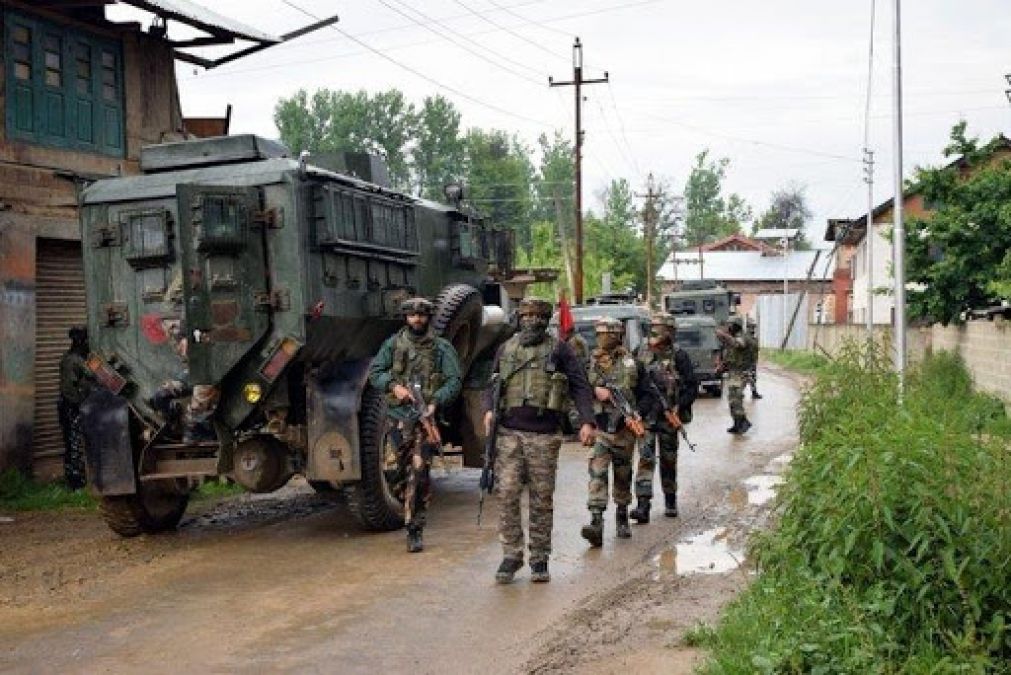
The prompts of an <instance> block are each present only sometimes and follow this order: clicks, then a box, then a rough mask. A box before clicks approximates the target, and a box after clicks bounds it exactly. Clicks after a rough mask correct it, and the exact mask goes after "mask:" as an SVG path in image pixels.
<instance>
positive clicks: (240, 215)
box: [194, 195, 249, 251]
mask: <svg viewBox="0 0 1011 675" xmlns="http://www.w3.org/2000/svg"><path fill="white" fill-rule="evenodd" d="M194 221H195V222H196V223H197V224H198V227H197V236H198V238H199V243H198V244H197V249H198V250H200V251H235V250H238V249H241V248H242V247H243V246H244V245H245V238H246V230H247V229H248V228H247V224H248V221H249V214H248V213H247V211H246V208H245V206H244V205H243V204H242V203H241V201H240V200H238V199H236V198H234V197H229V196H218V195H204V196H203V199H202V201H201V202H200V206H199V213H198V214H196V215H195V217H194Z"/></svg>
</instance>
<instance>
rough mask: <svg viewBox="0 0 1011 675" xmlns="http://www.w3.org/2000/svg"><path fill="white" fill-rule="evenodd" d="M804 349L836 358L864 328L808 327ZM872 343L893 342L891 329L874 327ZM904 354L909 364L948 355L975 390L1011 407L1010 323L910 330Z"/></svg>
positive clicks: (971, 323)
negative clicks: (961, 365) (958, 360)
mask: <svg viewBox="0 0 1011 675" xmlns="http://www.w3.org/2000/svg"><path fill="white" fill-rule="evenodd" d="M807 328H808V333H807V349H809V350H811V351H816V352H820V353H827V354H835V353H836V352H838V351H839V348H840V347H841V346H842V345H843V343H844V342H845V341H846V340H863V339H865V338H866V336H867V332H866V330H865V328H864V326H861V325H855V324H844V325H834V326H833V325H810V326H808V327H807ZM874 334H875V339H876V340H885V341H887V342H888V343H889V344H891V342H892V329H891V327H890V326H876V327H875V332H874ZM906 347H907V350H906V353H907V355H908V358H909V360H910V361H916V360H919V359H921V358H923V355H924V354H926V353H927V352H939V351H950V352H955V353H958V354H960V355H961V356H962V358H963V359H964V360H965V364H966V367H968V369H969V372H970V373H971V374H972V377H973V380H975V382H976V386H977V387H979V388H980V389H981V390H983V391H987V392H989V393H991V394H996V395H997V396H999V397H1001V398H1002V399H1004V400H1005V401H1007V402H1008V403H1011V321H1007V320H1005V319H1001V318H997V319H995V320H993V321H970V322H969V323H967V324H965V325H962V326H942V325H940V324H936V325H934V326H930V327H928V328H911V329H909V331H908V333H907V334H906Z"/></svg>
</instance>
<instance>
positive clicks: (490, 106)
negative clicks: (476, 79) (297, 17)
mask: <svg viewBox="0 0 1011 675" xmlns="http://www.w3.org/2000/svg"><path fill="white" fill-rule="evenodd" d="M281 1H282V2H283V3H284V4H286V5H288V6H289V7H291V8H293V9H296V10H298V11H299V12H302V13H303V14H305V15H306V16H308V17H311V18H313V19H316V20H317V21H318V20H319V17H317V16H315V15H314V14H312V13H311V12H308V11H306V10H304V9H302V8H301V7H299V6H298V5H296V4H294V3H293V2H291V0H281ZM330 28H332V29H333V30H335V31H337V32H338V33H340V34H341V35H343V36H344V37H346V38H347V39H349V40H351V41H352V42H354V43H355V44H357V45H359V46H361V47H364V48H365V49H367V50H368V51H370V52H372V53H373V54H375V55H376V56H378V57H380V58H382V59H384V60H386V61H389V62H390V63H392V64H393V65H395V66H397V67H399V68H402V69H403V70H406V71H407V72H409V73H411V74H412V75H414V76H415V77H418V78H421V79H422V80H425V81H426V82H428V83H429V84H433V85H435V86H436V87H439V88H440V89H443V90H445V91H448V92H450V93H452V94H455V95H456V96H459V97H460V98H463V99H466V100H468V101H470V102H471V103H474V104H475V105H479V106H481V107H483V108H487V109H489V110H493V111H495V112H497V113H501V114H503V115H507V116H509V117H514V118H516V119H519V120H523V121H524V122H530V123H532V124H536V125H538V126H539V127H544V128H553V127H554V125H552V124H550V123H548V122H545V121H544V120H538V119H534V118H532V117H527V116H525V115H520V114H519V113H515V112H513V111H511V110H507V109H506V108H501V107H499V106H497V105H495V104H494V103H488V102H487V101H482V100H481V99H479V98H476V97H474V96H471V95H470V94H467V93H464V92H462V91H460V90H459V89H457V88H455V87H452V86H450V85H448V84H443V83H442V82H440V81H438V80H436V79H435V78H433V77H429V76H428V75H425V74H424V73H422V72H421V71H419V70H417V69H416V68H413V67H411V66H409V65H407V64H406V63H401V62H400V61H398V60H396V59H395V58H393V57H392V56H390V55H388V54H385V53H383V52H382V51H380V50H378V49H376V48H375V47H373V46H371V45H370V44H368V43H366V42H364V41H363V40H361V39H359V38H357V37H355V36H354V35H351V34H350V33H348V32H347V31H345V30H343V29H342V28H340V27H339V26H334V25H331V26H330Z"/></svg>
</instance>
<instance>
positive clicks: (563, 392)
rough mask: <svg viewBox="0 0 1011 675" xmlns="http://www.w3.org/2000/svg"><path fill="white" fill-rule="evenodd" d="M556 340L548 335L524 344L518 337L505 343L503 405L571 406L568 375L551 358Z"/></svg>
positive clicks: (560, 408) (556, 408) (501, 369)
mask: <svg viewBox="0 0 1011 675" xmlns="http://www.w3.org/2000/svg"><path fill="white" fill-rule="evenodd" d="M557 344H558V343H557V342H556V341H555V340H552V339H546V340H542V341H541V342H540V343H538V344H535V345H529V346H523V345H521V344H520V342H519V340H518V339H517V338H515V337H514V338H511V339H510V340H509V341H508V342H506V343H505V347H503V348H502V356H501V357H500V358H499V373H500V374H501V376H502V382H503V386H504V389H503V390H502V408H503V409H505V410H508V409H509V408H520V407H523V406H528V407H532V408H539V409H541V410H553V411H555V412H562V411H565V410H568V399H569V378H568V377H566V375H565V373H563V372H560V371H558V369H557V364H556V363H555V361H554V359H552V358H551V355H552V353H554V351H555V347H556V346H557Z"/></svg>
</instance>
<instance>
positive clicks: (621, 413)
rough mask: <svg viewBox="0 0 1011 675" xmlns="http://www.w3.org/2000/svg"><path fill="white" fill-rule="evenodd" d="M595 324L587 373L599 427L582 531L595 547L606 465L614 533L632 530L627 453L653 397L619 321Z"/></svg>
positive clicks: (626, 534)
mask: <svg viewBox="0 0 1011 675" xmlns="http://www.w3.org/2000/svg"><path fill="white" fill-rule="evenodd" d="M594 328H595V330H596V333H597V348H596V349H594V350H593V353H592V355H591V357H590V368H589V378H590V384H591V385H593V394H594V398H595V399H596V402H595V404H594V409H595V411H596V418H597V429H598V433H597V442H596V443H595V444H594V446H593V450H592V451H591V452H590V460H589V472H590V485H589V493H590V494H589V499H587V507H588V508H589V509H590V524H589V525H585V526H584V527H583V529H582V531H581V534H582V535H583V538H584V539H586V540H587V541H588V542H590V545H591V546H594V547H597V546H600V545H602V544H603V541H604V511H605V510H606V509H607V480H608V475H607V474H608V468H609V467H610V468H611V469H612V473H613V476H614V503H615V507H616V508H615V536H617V537H619V538H622V539H627V538H628V537H631V536H632V530H631V528H630V527H629V526H628V505H629V504H630V503H631V502H632V457H633V455H634V454H635V444H636V441H637V440H638V439H639V438H641V437H642V436H643V435H644V434H645V428H644V425H643V421H642V420H643V417H644V416H645V415H644V414H643V413H644V412H645V413H646V414H647V415H648V414H650V413H651V412H652V410H651V408H650V406H652V405H654V403H655V402H654V397H653V395H652V393H651V392H650V389H649V386H648V385H647V383H646V375H645V371H644V369H643V366H642V364H641V363H640V362H639V361H637V360H636V359H635V357H634V356H632V354H630V353H629V352H628V351H626V349H625V347H624V346H623V345H622V338H623V337H624V333H625V326H624V324H622V322H621V321H618V320H617V319H612V318H604V319H600V320H599V321H597V323H596V324H595V325H594ZM623 404H624V405H623ZM623 408H624V409H623Z"/></svg>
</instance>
